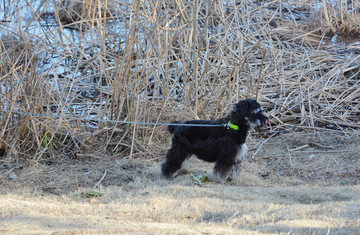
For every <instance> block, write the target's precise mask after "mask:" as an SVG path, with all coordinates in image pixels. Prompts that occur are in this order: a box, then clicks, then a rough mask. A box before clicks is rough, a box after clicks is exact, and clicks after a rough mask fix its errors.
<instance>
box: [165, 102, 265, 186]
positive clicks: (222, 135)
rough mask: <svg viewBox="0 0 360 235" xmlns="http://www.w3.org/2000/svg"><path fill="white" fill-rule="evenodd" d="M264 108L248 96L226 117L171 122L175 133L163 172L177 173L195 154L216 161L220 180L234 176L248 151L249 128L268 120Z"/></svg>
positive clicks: (171, 128)
mask: <svg viewBox="0 0 360 235" xmlns="http://www.w3.org/2000/svg"><path fill="white" fill-rule="evenodd" d="M262 111H263V109H262V108H261V107H260V104H259V103H258V102H256V101H255V100H251V99H246V100H243V101H240V102H239V103H237V104H235V105H234V106H233V109H232V111H231V112H230V114H229V115H228V116H226V117H224V118H221V119H218V120H215V121H208V120H193V121H187V122H184V123H185V124H200V125H202V126H186V125H184V126H181V125H179V122H174V123H177V125H176V126H175V125H173V126H172V125H170V126H168V130H169V132H170V133H172V134H174V136H173V138H172V146H171V148H170V149H169V150H168V152H167V154H166V161H165V162H164V163H163V164H162V174H163V175H164V176H165V177H172V176H174V175H175V173H176V172H178V170H180V169H181V168H182V166H183V163H184V162H185V161H187V160H189V159H190V157H191V155H193V154H194V155H196V156H197V157H198V158H199V159H201V160H204V161H207V162H215V167H214V175H215V177H216V180H217V181H220V182H223V181H224V180H231V179H233V177H235V176H236V175H238V174H239V172H240V166H241V161H242V160H243V158H244V156H245V155H246V153H247V146H246V144H245V140H246V137H247V134H248V132H249V131H250V130H253V129H254V128H256V127H258V126H265V125H266V124H267V123H268V118H267V117H266V116H265V115H264V114H263V113H262ZM204 125H209V127H206V126H204ZM211 125H212V126H211ZM214 125H216V126H214Z"/></svg>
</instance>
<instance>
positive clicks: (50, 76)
mask: <svg viewBox="0 0 360 235" xmlns="http://www.w3.org/2000/svg"><path fill="white" fill-rule="evenodd" d="M53 3H54V2H52V1H42V2H41V4H40V5H37V7H35V6H34V7H33V9H32V11H31V16H32V17H29V19H30V20H29V19H28V20H27V21H26V22H23V19H24V18H23V17H22V15H21V14H22V12H23V11H24V8H20V7H18V6H12V5H11V4H9V3H5V5H4V6H1V7H3V8H4V10H5V8H6V9H8V8H9V9H11V10H13V13H14V14H13V15H4V19H5V21H4V22H5V23H3V24H2V25H1V27H2V28H3V29H6V30H7V33H2V34H3V35H4V36H3V37H2V39H1V40H2V41H1V45H2V46H1V67H0V68H1V69H0V71H1V74H0V76H1V77H0V81H1V85H2V90H1V93H2V94H1V103H0V106H1V109H2V110H14V111H16V110H19V111H26V112H36V113H45V114H56V115H67V116H74V115H76V116H79V117H93V118H101V119H105V120H128V121H150V122H169V121H172V120H174V119H181V120H185V119H196V118H203V119H213V118H217V117H220V116H222V115H223V114H224V113H226V112H228V110H229V108H230V105H231V104H233V103H235V102H236V101H238V100H240V99H243V98H246V97H249V98H255V99H257V100H259V101H260V102H261V103H262V105H264V106H265V107H266V108H267V110H268V114H269V117H270V119H271V127H272V128H273V129H280V128H284V127H297V128H319V127H320V128H331V129H338V130H339V129H340V130H345V131H346V130H349V129H353V128H359V99H360V97H359V94H360V92H359V91H360V90H359V64H358V63H357V61H358V59H359V55H358V54H357V53H356V51H355V52H354V49H353V48H349V49H347V47H346V48H341V49H340V48H337V49H338V50H329V48H328V47H327V46H328V45H329V44H327V43H328V41H327V40H328V39H329V38H327V36H326V35H327V34H328V33H327V31H328V30H333V31H334V33H335V31H336V33H337V32H339V31H341V27H342V26H341V24H340V23H339V22H340V19H341V20H344V22H345V21H346V22H347V23H346V25H347V26H348V27H349V29H347V31H349V32H351V33H350V34H354V33H355V32H357V28H356V25H357V18H358V17H359V14H358V12H357V10H356V9H357V7H358V3H357V2H355V1H352V2H351V4H349V5H343V4H340V3H339V4H337V5H336V4H334V3H333V4H330V5H328V4H327V5H323V6H324V7H322V8H319V10H318V12H313V11H314V10H311V9H312V6H314V4H315V2H312V1H307V2H300V3H298V2H294V3H292V4H287V3H285V2H284V3H283V2H266V1H265V2H263V3H262V4H257V3H254V2H252V1H238V2H236V4H233V3H230V2H211V1H205V0H203V1H195V2H192V1H176V2H174V3H168V2H166V1H158V2H157V4H153V3H152V2H146V1H145V2H138V1H136V2H134V4H130V5H128V4H127V3H125V2H122V1H91V2H88V1H86V2H85V1H78V0H76V1H75V0H74V1H59V2H57V3H58V4H55V5H53ZM325 6H326V7H325ZM49 7H50V8H49ZM347 8H349V9H350V10H348V11H345V9H347ZM48 9H55V11H54V12H53V11H52V10H50V11H49V10H48ZM6 12H7V11H6ZM337 12H340V13H341V14H337ZM69 14H70V16H69ZM296 14H297V16H296V17H295V15H296ZM64 15H67V16H64ZM339 15H340V16H339ZM52 16H53V17H54V21H53V23H58V25H57V26H55V27H54V26H53V25H52V26H50V27H49V28H44V27H42V28H41V27H40V26H39V24H38V23H39V22H41V21H40V20H39V19H41V18H42V19H44V20H46V19H49V18H50V19H51V17H52ZM325 16H326V17H327V19H328V21H326V20H325V21H324V17H325ZM62 17H64V19H65V18H66V17H68V18H66V19H67V20H62ZM69 17H70V18H71V20H70V18H69ZM326 17H325V18H326ZM336 17H338V18H336ZM349 19H351V20H353V23H348V21H349ZM12 20H14V21H15V20H16V21H18V23H19V24H16V25H13V24H11V22H13V21H12ZM75 21H76V22H78V23H79V22H80V23H81V24H80V25H79V24H78V25H77V26H76V27H77V29H76V30H69V27H72V26H73V25H75V24H77V23H74V22H75ZM310 21H311V22H320V24H321V27H320V26H319V27H317V28H314V25H312V26H310V25H309V22H310ZM7 22H8V23H7ZM66 22H70V23H69V24H66ZM22 23H24V24H25V25H27V26H26V28H25V29H24V28H19V27H18V25H23V24H22ZM30 25H31V27H30ZM333 25H337V29H336V30H334V29H333V28H334V27H335V26H333ZM344 25H345V23H344ZM36 27H38V28H41V29H42V31H41V32H40V33H39V31H38V30H32V29H33V28H36ZM309 30H311V31H309ZM345 31H346V30H345ZM345 31H344V32H345ZM10 38H13V40H12V41H11V42H10V41H9V39H10ZM329 42H330V41H329ZM14 45H17V46H14ZM49 61H50V62H49ZM1 123H2V131H1V136H0V137H1V149H2V150H3V151H4V152H6V154H7V156H9V157H11V158H13V159H16V160H20V161H21V160H23V159H31V160H35V161H39V160H41V159H45V160H46V159H48V158H56V156H58V155H59V154H65V155H67V156H74V155H75V153H80V154H85V155H86V154H92V155H94V154H95V155H96V154H98V155H106V156H107V155H113V154H115V155H117V156H130V155H131V156H132V157H136V156H151V157H152V158H155V157H156V156H157V155H158V153H159V152H161V151H162V149H163V145H164V138H163V133H164V128H163V127H154V126H139V125H134V126H129V125H120V126H115V127H114V125H113V124H112V123H97V122H89V121H71V120H67V119H58V118H39V117H29V116H27V115H17V114H11V113H4V112H3V113H2V115H1ZM165 141H166V140H165ZM165 144H166V143H165ZM55 153H56V154H55Z"/></svg>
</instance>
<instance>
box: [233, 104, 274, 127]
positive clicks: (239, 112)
mask: <svg viewBox="0 0 360 235" xmlns="http://www.w3.org/2000/svg"><path fill="white" fill-rule="evenodd" d="M262 112H263V108H261V106H260V104H259V103H258V102H256V100H252V99H246V100H243V101H240V102H239V103H237V104H235V105H234V106H233V109H232V111H231V112H230V114H229V118H230V121H231V122H234V123H241V122H244V121H245V122H247V125H248V126H249V128H250V129H251V130H253V129H255V128H256V127H260V126H265V125H267V124H268V122H269V121H268V118H267V117H266V116H265V115H264V114H263V113H262Z"/></svg>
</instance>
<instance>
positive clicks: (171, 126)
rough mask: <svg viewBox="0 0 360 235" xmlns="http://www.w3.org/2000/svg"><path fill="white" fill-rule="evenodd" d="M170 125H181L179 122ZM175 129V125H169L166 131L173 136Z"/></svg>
mask: <svg viewBox="0 0 360 235" xmlns="http://www.w3.org/2000/svg"><path fill="white" fill-rule="evenodd" d="M172 123H181V122H178V121H175V122H172ZM177 127H178V126H175V125H169V126H168V131H169V132H170V133H171V134H174V132H175V130H176V128H177Z"/></svg>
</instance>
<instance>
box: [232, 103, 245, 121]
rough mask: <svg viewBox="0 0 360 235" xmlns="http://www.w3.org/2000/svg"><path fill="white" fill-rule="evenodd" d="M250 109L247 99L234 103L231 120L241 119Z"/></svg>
mask: <svg viewBox="0 0 360 235" xmlns="http://www.w3.org/2000/svg"><path fill="white" fill-rule="evenodd" d="M248 111H249V102H247V101H246V100H243V101H240V102H239V103H237V104H234V106H233V109H232V110H231V113H230V119H231V120H241V119H243V118H244V116H245V115H246V114H247V113H248Z"/></svg>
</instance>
